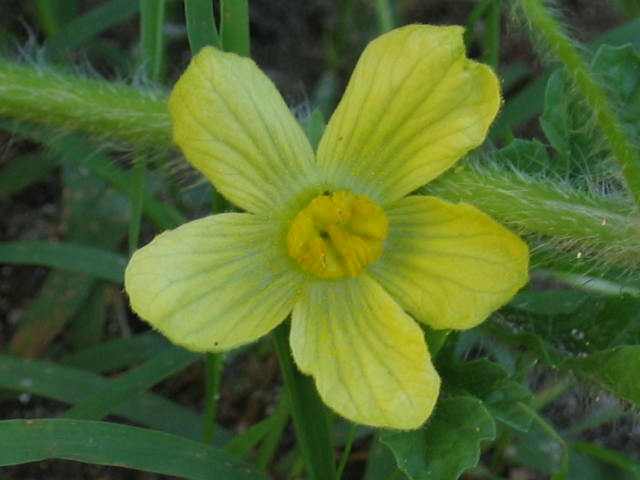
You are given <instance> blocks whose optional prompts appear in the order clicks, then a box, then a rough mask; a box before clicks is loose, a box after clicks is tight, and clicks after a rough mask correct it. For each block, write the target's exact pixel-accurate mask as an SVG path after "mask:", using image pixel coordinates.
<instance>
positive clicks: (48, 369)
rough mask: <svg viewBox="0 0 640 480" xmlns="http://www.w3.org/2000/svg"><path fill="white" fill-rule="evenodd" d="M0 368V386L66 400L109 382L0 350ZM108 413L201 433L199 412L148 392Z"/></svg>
mask: <svg viewBox="0 0 640 480" xmlns="http://www.w3.org/2000/svg"><path fill="white" fill-rule="evenodd" d="M0 372H1V375H0V388H3V389H7V390H11V391H14V392H20V393H30V394H32V395H38V396H42V397H46V398H50V399H53V400H57V401H59V402H64V403H69V404H75V403H78V402H81V401H82V400H83V399H85V398H88V397H90V396H91V395H93V394H94V393H95V392H98V391H100V390H102V389H104V388H106V387H107V386H108V385H109V384H110V382H109V380H108V379H106V378H104V377H101V376H100V375H95V374H93V373H90V372H86V371H83V370H79V369H77V368H72V367H66V366H62V365H57V364H55V363H52V362H45V361H40V360H26V359H22V358H18V357H14V356H10V355H1V354H0ZM112 413H113V414H114V415H117V416H119V417H121V418H125V419H127V420H130V421H133V422H136V423H139V424H141V425H146V426H149V427H152V428H155V429H158V430H163V431H166V432H170V433H174V434H176V435H182V436H184V437H188V438H193V439H194V440H195V439H197V440H199V439H200V437H201V419H200V416H199V415H197V414H196V413H195V412H193V411H191V410H188V409H186V408H184V407H182V406H180V405H177V404H176V403H173V402H171V401H169V400H166V399H165V398H163V397H160V396H158V395H154V394H151V393H145V394H142V395H140V396H138V397H136V398H133V399H131V400H129V401H128V402H126V403H123V404H121V405H118V406H115V407H114V408H113V411H112ZM216 433H218V438H217V440H218V442H220V441H221V440H225V439H226V438H224V437H226V435H225V433H224V432H223V430H222V429H221V428H218V429H216Z"/></svg>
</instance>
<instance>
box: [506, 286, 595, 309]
mask: <svg viewBox="0 0 640 480" xmlns="http://www.w3.org/2000/svg"><path fill="white" fill-rule="evenodd" d="M588 298H589V294H587V293H585V292H581V291H578V290H548V291H535V290H528V291H524V292H520V293H518V294H517V295H516V296H515V297H514V298H513V299H512V300H511V301H510V302H509V305H511V306H512V307H514V308H516V309H518V310H523V311H525V312H529V313H536V314H541V315H556V314H560V313H563V314H569V313H573V312H575V311H576V310H578V308H580V306H581V305H582V304H583V303H584V302H585V301H586V300H587V299H588Z"/></svg>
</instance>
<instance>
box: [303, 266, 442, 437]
mask: <svg viewBox="0 0 640 480" xmlns="http://www.w3.org/2000/svg"><path fill="white" fill-rule="evenodd" d="M291 347H292V350H293V356H294V359H295V361H296V363H297V364H298V366H299V367H300V369H301V370H302V371H303V372H305V373H308V374H311V375H313V376H314V377H315V381H316V386H317V388H318V392H319V393H320V396H321V397H322V399H323V400H324V402H325V403H326V404H327V405H329V406H330V407H331V408H333V409H334V410H335V411H336V412H338V413H339V414H340V415H343V416H345V417H346V418H348V419H350V420H352V421H354V422H357V423H362V424H365V425H372V426H377V427H390V428H399V429H410V428H418V427H419V426H420V425H422V423H423V422H424V421H425V420H426V419H427V417H428V416H429V414H430V413H431V411H432V410H433V407H434V404H435V402H436V399H437V397H438V391H439V386H440V378H439V377H438V374H437V373H436V371H435V370H434V368H433V366H432V365H431V361H430V357H429V352H428V351H427V347H426V344H425V341H424V336H423V333H422V330H421V329H420V327H419V326H418V325H417V324H416V323H415V321H414V320H413V319H411V318H410V317H409V316H408V315H407V314H405V313H404V312H403V311H402V309H401V308H400V307H399V305H398V304H396V303H395V302H394V301H393V300H392V299H391V297H389V295H388V294H387V293H386V292H385V291H384V290H383V289H382V288H381V287H380V285H378V284H377V283H376V282H375V281H373V280H371V279H370V278H368V277H367V276H365V275H362V276H359V277H357V278H354V279H347V280H344V279H341V280H324V281H318V282H313V283H309V284H308V285H307V287H306V288H305V290H304V292H303V294H302V296H301V298H300V301H299V302H298V303H297V304H296V306H295V308H294V310H293V317H292V326H291Z"/></svg>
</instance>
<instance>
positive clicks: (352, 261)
mask: <svg viewBox="0 0 640 480" xmlns="http://www.w3.org/2000/svg"><path fill="white" fill-rule="evenodd" d="M388 231H389V225H388V222H387V216H386V215H385V213H384V211H383V210H382V208H380V206H378V205H377V204H375V203H374V202H372V201H371V200H369V199H368V198H367V197H365V196H363V195H355V194H353V193H350V192H335V193H331V194H324V195H320V196H318V197H316V198H314V199H313V200H311V202H310V203H309V205H307V206H306V207H305V208H303V209H302V210H301V211H300V212H299V213H298V214H297V215H296V217H295V218H294V219H293V222H292V223H291V227H290V228H289V233H288V234H287V248H288V249H289V255H291V256H292V257H293V258H295V259H296V260H297V261H298V264H299V265H300V266H301V267H302V268H303V269H305V270H307V271H308V272H311V273H313V274H315V275H317V276H318V277H320V278H338V277H343V276H345V275H349V276H351V277H355V276H357V275H359V274H360V273H362V271H363V270H364V267H366V266H367V265H369V264H371V263H373V262H375V261H376V260H377V259H378V258H380V255H381V254H382V240H384V239H385V238H386V237H387V234H388Z"/></svg>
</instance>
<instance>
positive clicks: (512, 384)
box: [437, 355, 533, 431]
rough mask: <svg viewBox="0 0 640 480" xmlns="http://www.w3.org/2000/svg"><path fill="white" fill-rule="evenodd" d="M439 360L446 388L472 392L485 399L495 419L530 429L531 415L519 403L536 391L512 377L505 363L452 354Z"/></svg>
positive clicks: (484, 401)
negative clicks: (471, 359) (531, 390)
mask: <svg viewBox="0 0 640 480" xmlns="http://www.w3.org/2000/svg"><path fill="white" fill-rule="evenodd" d="M439 360H440V361H439V362H438V366H437V369H438V372H439V373H440V375H441V376H442V380H443V382H444V388H445V390H446V391H450V392H451V393H453V394H458V395H473V396H474V397H476V398H478V399H480V400H482V401H483V403H484V405H485V407H486V408H487V410H488V411H489V413H491V415H493V417H494V418H495V419H496V420H500V421H501V422H504V423H505V424H507V425H509V426H510V427H512V428H515V429H516V430H521V431H526V430H528V429H529V427H530V425H531V417H530V416H529V415H527V414H526V413H525V412H523V411H522V409H521V408H520V407H519V405H518V404H519V403H523V404H525V405H531V404H532V402H533V395H532V393H531V392H530V391H529V390H527V389H526V388H525V387H524V386H523V385H521V384H520V383H519V382H516V381H514V380H511V379H510V378H509V375H508V373H507V371H506V370H505V369H504V368H503V367H502V366H500V365H499V364H497V363H494V362H492V361H490V360H487V359H479V360H473V361H471V362H460V361H459V360H457V359H456V358H453V357H452V356H449V355H447V356H444V357H439Z"/></svg>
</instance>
